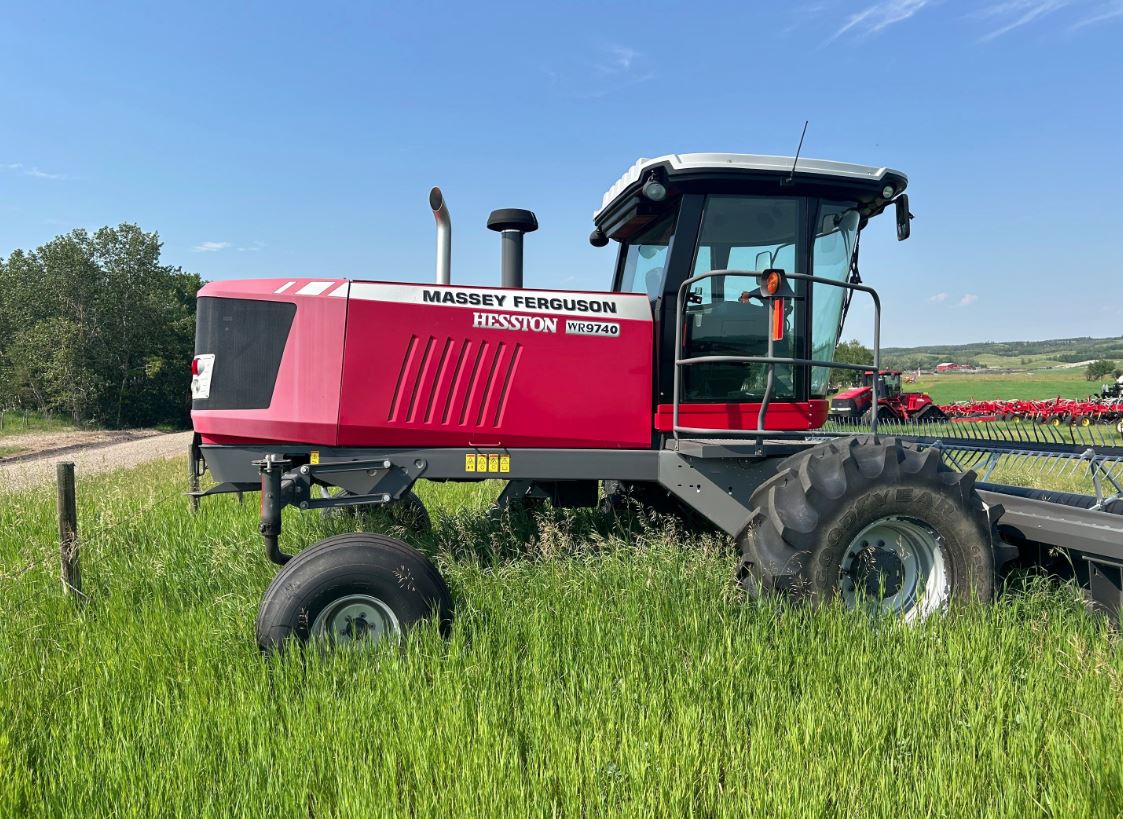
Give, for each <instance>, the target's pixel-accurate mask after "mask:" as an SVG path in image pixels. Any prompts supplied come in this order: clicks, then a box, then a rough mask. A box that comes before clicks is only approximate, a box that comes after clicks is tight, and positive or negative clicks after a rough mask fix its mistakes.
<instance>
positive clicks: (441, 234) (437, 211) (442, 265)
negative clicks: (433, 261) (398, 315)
mask: <svg viewBox="0 0 1123 819" xmlns="http://www.w3.org/2000/svg"><path fill="white" fill-rule="evenodd" d="M429 207H431V208H432V209H433V218H434V219H435V220H436V221H437V284H451V283H452V217H451V216H449V213H448V204H447V203H446V202H445V197H444V194H443V193H441V189H440V188H436V187H435V188H433V189H432V190H431V191H429Z"/></svg>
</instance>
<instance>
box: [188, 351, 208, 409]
mask: <svg viewBox="0 0 1123 819" xmlns="http://www.w3.org/2000/svg"><path fill="white" fill-rule="evenodd" d="M195 368H196V370H197V372H196V373H195V375H193V376H191V398H192V400H195V401H203V400H205V399H207V398H210V397H211V376H212V375H213V374H214V353H204V354H203V355H197V356H195ZM180 383H181V384H182V383H183V382H182V381H181V382H180Z"/></svg>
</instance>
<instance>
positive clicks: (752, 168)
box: [593, 153, 908, 223]
mask: <svg viewBox="0 0 1123 819" xmlns="http://www.w3.org/2000/svg"><path fill="white" fill-rule="evenodd" d="M793 165H794V173H793ZM653 174H654V175H656V176H658V177H659V178H660V179H661V181H664V182H665V183H666V184H669V185H672V186H674V185H675V184H676V182H682V183H689V182H691V181H698V180H703V179H706V178H713V177H717V178H722V179H729V180H734V179H741V180H743V181H744V182H746V183H748V182H751V181H753V180H758V181H760V182H771V183H772V184H773V185H775V184H777V183H781V182H783V183H786V184H788V185H790V186H791V187H792V188H794V189H796V190H793V191H792V192H793V193H798V192H799V190H798V188H808V187H814V188H834V187H838V188H842V189H850V190H854V189H857V190H859V191H862V192H864V193H865V196H862V197H861V198H862V199H864V200H865V203H867V204H868V205H870V206H873V207H876V206H877V204H881V206H884V203H885V202H887V201H888V200H889V199H892V198H893V196H896V195H897V194H899V193H900V192H901V191H903V190H904V189H905V187H906V186H907V185H908V177H907V176H905V174H903V173H901V172H900V171H895V170H893V169H892V168H885V167H880V168H878V167H874V166H872V165H855V164H852V163H849V162H834V161H832V160H828V159H807V158H804V157H800V158H799V160H798V161H797V160H796V159H795V158H794V157H790V156H760V155H756V154H724V153H693V154H666V155H665V156H658V157H655V158H653V159H639V160H637V161H636V163H635V164H634V165H632V167H631V168H629V169H628V170H627V172H625V173H624V175H623V176H621V177H620V178H619V179H618V180H616V182H615V183H614V184H613V185H612V187H611V188H609V189H608V191H607V192H606V193H605V194H604V198H603V200H602V202H601V206H600V208H599V209H598V210H597V211H596V212H595V213H594V214H593V220H594V221H595V222H597V223H600V222H601V220H602V218H603V217H605V216H607V215H608V213H609V212H610V211H612V210H614V209H615V206H616V205H617V203H619V202H620V201H621V200H625V199H627V198H630V197H631V196H632V195H633V194H634V193H635V192H636V191H637V190H638V188H639V187H640V186H641V184H642V183H643V182H644V181H646V179H647V178H649V177H650V176H652V175H653ZM887 185H892V187H893V196H890V197H885V196H883V195H882V191H883V189H884V188H885V187H886V186H887ZM878 200H880V202H879V201H878Z"/></svg>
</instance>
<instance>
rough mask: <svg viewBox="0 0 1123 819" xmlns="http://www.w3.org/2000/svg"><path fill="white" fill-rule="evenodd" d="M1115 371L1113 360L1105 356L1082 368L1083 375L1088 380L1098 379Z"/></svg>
mask: <svg viewBox="0 0 1123 819" xmlns="http://www.w3.org/2000/svg"><path fill="white" fill-rule="evenodd" d="M1114 372H1115V362H1114V361H1109V360H1108V359H1106V358H1101V359H1100V360H1099V361H1093V362H1091V363H1090V364H1089V365H1088V367H1087V368H1086V369H1085V370H1084V377H1085V378H1086V379H1088V380H1089V381H1098V380H1100V379H1101V378H1106V377H1107V376H1109V375H1112V374H1113V373H1114Z"/></svg>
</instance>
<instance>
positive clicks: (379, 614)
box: [312, 594, 401, 644]
mask: <svg viewBox="0 0 1123 819" xmlns="http://www.w3.org/2000/svg"><path fill="white" fill-rule="evenodd" d="M400 633H401V626H400V625H399V623H398V618H397V616H396V615H395V614H394V612H393V610H392V609H391V608H390V607H389V606H388V605H386V603H384V602H383V601H381V600H379V599H378V598H377V597H372V596H370V595H369V594H349V595H347V596H346V597H340V598H339V599H338V600H333V601H332V602H331V603H329V604H328V605H327V606H325V607H324V610H323V611H321V612H320V613H319V614H318V615H317V616H316V619H315V621H313V623H312V636H313V637H323V638H326V639H328V640H330V641H331V642H333V643H337V644H348V643H376V642H378V641H379V640H382V639H385V638H387V637H390V638H394V639H396V638H397V637H398V635H399V634H400Z"/></svg>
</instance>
